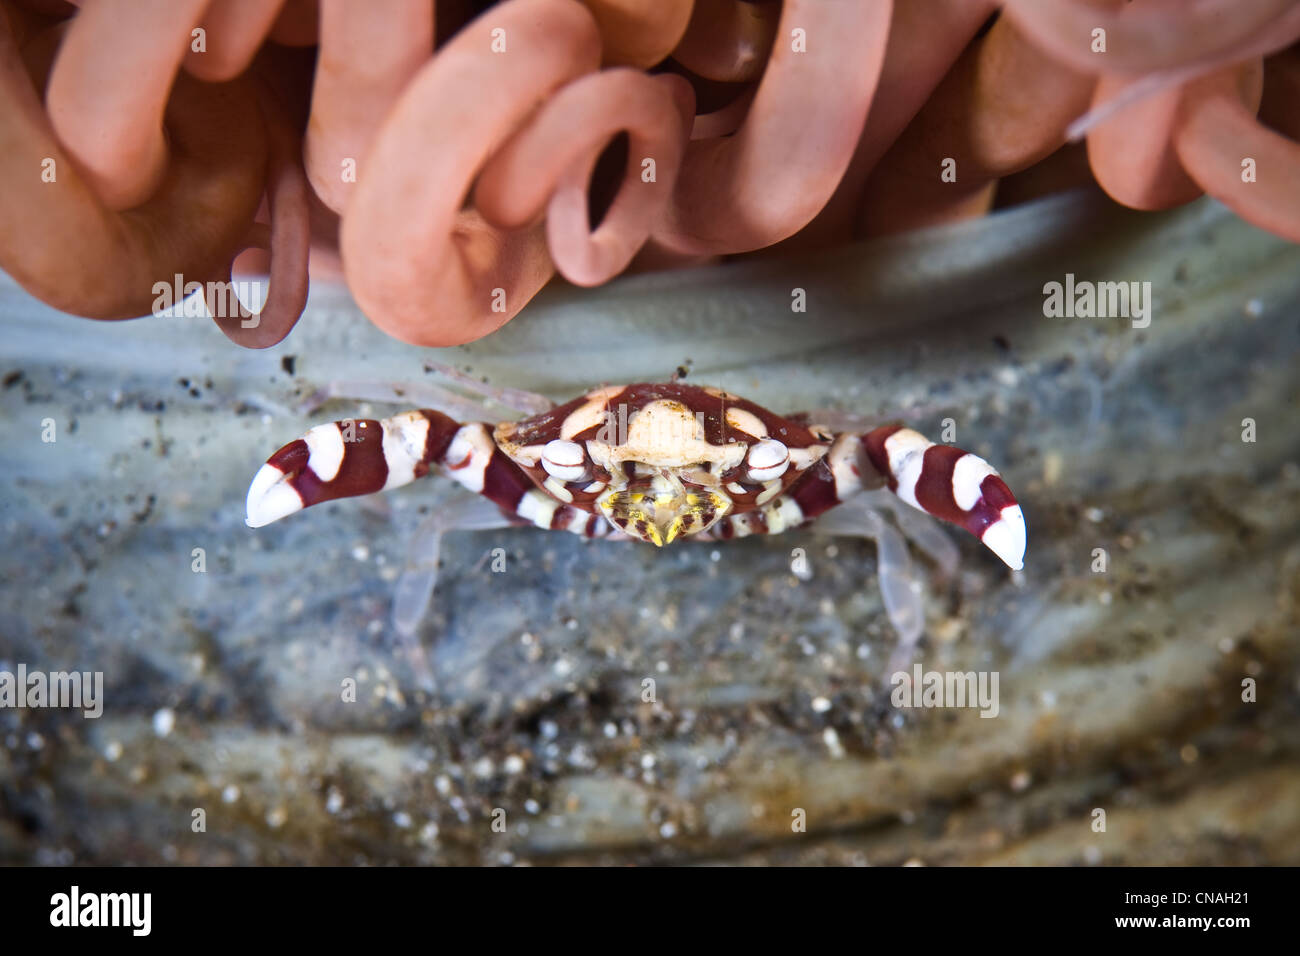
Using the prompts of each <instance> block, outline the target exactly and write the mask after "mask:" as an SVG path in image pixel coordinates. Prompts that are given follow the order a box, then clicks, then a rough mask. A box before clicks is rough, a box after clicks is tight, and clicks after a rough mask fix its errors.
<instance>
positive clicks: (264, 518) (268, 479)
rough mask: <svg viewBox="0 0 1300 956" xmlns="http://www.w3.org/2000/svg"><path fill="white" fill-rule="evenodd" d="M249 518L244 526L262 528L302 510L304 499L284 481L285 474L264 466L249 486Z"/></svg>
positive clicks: (272, 466) (247, 508) (247, 503)
mask: <svg viewBox="0 0 1300 956" xmlns="http://www.w3.org/2000/svg"><path fill="white" fill-rule="evenodd" d="M244 508H245V510H246V511H247V513H248V517H246V518H245V519H244V524H246V525H248V526H249V527H250V528H260V527H262V526H263V525H267V524H270V523H271V522H272V521H279V520H280V519H281V518H283V517H284V516H285V515H290V514H293V513H294V512H295V511H301V510H302V497H301V496H300V495H299V494H298V492H296V491H294V490H293V486H292V485H289V484H287V483H286V482H285V480H284V472H282V471H281V470H280V469H279V468H276V467H275V466H274V465H263V466H262V467H261V468H260V469H258V472H257V474H256V475H255V476H254V477H253V483H252V484H251V485H249V486H248V500H247V501H246V502H245V504H244Z"/></svg>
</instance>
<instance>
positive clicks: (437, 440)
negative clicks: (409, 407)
mask: <svg viewBox="0 0 1300 956" xmlns="http://www.w3.org/2000/svg"><path fill="white" fill-rule="evenodd" d="M420 414H421V415H423V416H424V417H425V418H427V419H428V420H429V431H428V433H427V434H426V435H425V436H424V453H423V454H422V455H421V456H420V464H419V465H417V466H416V469H415V477H417V478H420V477H423V476H424V475H425V474H427V473H428V471H429V466H430V465H432V464H434V463H435V462H440V461H442V459H443V456H445V455H446V454H447V446H448V445H450V444H451V440H452V439H453V438H455V437H456V432H458V431H459V430H460V424H459V423H458V422H456V421H454V420H453V419H450V418H448V417H447V416H446V415H444V414H443V413H442V412H438V411H434V410H433V409H431V408H422V409H420Z"/></svg>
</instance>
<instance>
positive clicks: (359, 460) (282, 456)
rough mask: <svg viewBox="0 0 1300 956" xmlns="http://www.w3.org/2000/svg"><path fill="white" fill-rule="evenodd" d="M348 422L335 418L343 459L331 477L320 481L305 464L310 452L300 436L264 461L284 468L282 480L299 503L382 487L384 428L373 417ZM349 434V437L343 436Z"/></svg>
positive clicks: (384, 477)
mask: <svg viewBox="0 0 1300 956" xmlns="http://www.w3.org/2000/svg"><path fill="white" fill-rule="evenodd" d="M350 424H351V425H352V426H354V427H352V428H351V430H350V432H349V429H348V424H344V423H339V422H335V427H336V428H338V429H339V430H340V431H342V432H343V435H344V439H345V440H344V442H343V461H342V463H341V464H340V465H339V471H338V474H337V475H335V476H334V478H333V479H332V480H331V481H321V479H320V477H319V476H318V475H317V474H316V473H315V472H314V471H312V470H311V468H309V467H308V466H307V462H308V460H309V459H310V457H311V452H310V450H309V449H308V448H307V443H306V442H305V441H303V440H302V439H301V438H300V439H298V440H297V441H293V442H290V443H289V444H287V445H285V446H284V447H283V448H281V449H280V450H279V451H277V452H276V453H275V454H274V455H272V456H271V457H270V458H269V459H268V460H267V463H268V464H271V465H274V466H275V467H276V468H278V469H280V471H282V472H284V474H285V480H286V481H287V482H288V484H289V486H290V487H292V488H293V490H294V491H296V492H298V497H300V498H302V504H303V507H304V508H306V507H309V506H310V505H314V504H319V503H320V502H322V501H333V500H334V499H335V498H352V497H355V496H357V495H369V494H373V493H374V492H376V491H379V490H380V489H382V488H383V487H384V482H386V481H387V480H388V462H386V461H385V460H384V429H383V427H382V426H381V425H380V424H379V422H377V421H375V420H374V419H363V420H360V421H356V422H352V423H350ZM349 434H351V436H352V440H351V441H348V440H346V439H347V436H348V435H349Z"/></svg>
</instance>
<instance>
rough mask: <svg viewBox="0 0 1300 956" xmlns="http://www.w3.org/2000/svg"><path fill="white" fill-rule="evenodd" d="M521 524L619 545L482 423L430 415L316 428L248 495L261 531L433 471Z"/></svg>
mask: <svg viewBox="0 0 1300 956" xmlns="http://www.w3.org/2000/svg"><path fill="white" fill-rule="evenodd" d="M435 466H437V467H440V468H441V469H442V471H443V472H444V473H445V474H446V475H447V477H449V478H451V479H452V480H453V481H455V482H456V483H457V484H459V485H461V486H462V487H464V488H468V489H469V490H470V491H472V492H474V493H476V494H480V495H482V496H483V497H484V498H487V499H488V500H489V501H491V502H492V503H493V504H495V505H497V506H498V507H499V508H500V509H501V510H502V512H504V513H505V514H506V515H508V516H511V517H513V518H515V519H517V520H518V521H519V522H520V523H527V524H533V525H536V526H537V527H539V528H547V529H552V530H557V531H570V532H572V533H574V534H580V535H583V536H584V537H588V538H594V537H614V534H613V531H612V529H611V528H610V527H609V525H608V523H607V522H605V521H604V520H603V519H601V518H600V517H599V516H598V515H594V514H590V513H588V512H586V511H583V510H581V509H579V508H576V507H574V506H572V505H570V504H566V503H564V502H561V501H559V500H557V499H556V498H554V497H552V496H551V495H548V494H547V493H545V492H544V491H542V490H541V489H539V488H537V487H536V486H535V485H534V484H533V481H532V479H531V478H529V477H528V476H527V475H526V474H525V473H524V472H523V471H522V470H521V469H520V468H519V466H518V465H516V464H515V463H514V462H513V461H511V460H510V459H509V458H508V457H507V456H506V455H505V453H504V452H502V451H501V450H500V449H499V448H497V446H496V442H494V441H493V438H492V429H491V426H489V425H485V424H483V423H482V422H470V423H469V424H466V425H461V424H460V423H459V422H456V421H454V420H453V419H451V418H448V417H447V416H446V415H444V414H442V413H441V412H438V411H434V410H432V409H428V408H422V409H418V410H416V411H410V412H402V413H401V414H400V415H394V416H393V417H392V418H385V419H381V420H376V419H356V420H351V419H344V420H343V421H338V422H330V423H329V424H327V425H317V426H316V427H315V428H312V429H310V430H308V432H307V434H306V435H304V436H303V437H302V438H299V439H298V440H297V441H292V442H290V443H289V444H287V445H285V446H284V447H283V448H281V449H280V450H279V451H277V452H276V453H275V454H274V455H272V456H271V457H270V458H269V459H268V460H267V462H266V464H264V465H263V466H262V467H261V469H260V470H259V471H258V472H257V475H256V476H254V478H253V483H252V485H251V486H250V487H249V489H248V500H247V514H248V517H247V518H246V519H245V523H246V524H247V525H248V526H249V527H250V528H260V527H262V526H263V525H267V524H270V523H271V522H272V521H278V520H279V519H280V518H283V517H285V516H286V515H290V514H293V513H294V512H295V511H301V510H302V509H303V508H308V507H310V506H312V505H315V504H320V503H321V502H323V501H333V500H334V499H336V498H351V497H355V496H357V495H369V494H374V493H375V492H378V491H386V490H387V489H389V488H400V487H401V486H402V485H408V484H410V483H411V482H412V481H414V480H415V479H417V478H422V477H424V476H425V475H426V474H428V473H429V471H430V469H432V468H433V467H435Z"/></svg>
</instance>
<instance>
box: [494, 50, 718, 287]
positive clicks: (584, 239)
mask: <svg viewBox="0 0 1300 956" xmlns="http://www.w3.org/2000/svg"><path fill="white" fill-rule="evenodd" d="M694 104H695V94H694V92H693V91H692V90H691V87H690V84H689V83H687V82H686V81H685V80H684V79H682V78H681V77H679V76H673V75H671V74H665V75H662V76H658V77H648V76H646V75H645V74H643V73H640V72H637V71H635V70H628V69H616V70H606V71H604V72H602V73H596V74H592V75H591V76H586V77H582V78H581V79H578V80H575V81H574V82H572V83H570V84H569V85H568V86H566V87H565V88H564V89H562V90H561V91H560V92H559V93H557V94H556V95H555V96H554V97H552V98H551V99H550V100H549V101H548V102H547V103H546V104H545V105H543V106H542V107H541V109H540V110H539V111H538V113H537V115H536V116H535V117H533V119H532V120H530V121H529V123H528V125H527V126H525V127H524V128H523V129H522V130H520V131H519V132H518V133H517V134H516V135H515V136H514V138H512V139H511V140H510V142H508V143H507V144H506V145H505V146H503V147H502V148H501V150H500V151H498V153H497V154H496V155H495V156H494V157H493V158H492V159H491V160H490V161H489V163H488V165H487V166H486V167H484V169H483V173H482V175H481V176H480V177H479V181H478V186H477V188H476V190H475V194H474V195H475V204H476V206H477V207H478V209H479V210H480V211H481V212H482V214H483V217H484V218H485V219H487V220H488V221H489V222H491V223H492V224H494V225H497V226H501V227H503V228H508V229H518V228H521V227H523V226H525V225H528V224H529V223H531V222H533V221H535V220H536V219H537V217H538V216H539V215H541V213H542V210H543V209H544V208H546V209H547V211H548V215H547V220H546V228H547V237H548V243H549V247H550V251H551V257H552V258H553V259H554V260H555V263H556V266H557V268H558V269H559V270H560V272H561V273H562V274H563V275H564V277H565V278H566V279H568V280H569V281H570V282H574V283H576V284H578V285H598V284H599V283H602V282H605V281H607V280H609V279H610V278H612V277H613V276H615V275H617V274H618V273H619V272H622V271H623V269H625V268H626V267H627V265H628V263H629V262H631V260H632V257H633V256H634V255H636V252H637V250H639V249H640V248H641V246H642V245H644V243H645V241H646V239H647V238H648V237H649V235H650V230H651V227H652V226H653V225H654V222H655V220H656V219H657V218H658V216H659V215H660V213H661V211H662V209H663V207H664V206H665V205H666V204H667V202H668V199H669V197H670V195H671V194H672V188H673V184H674V183H675V182H676V179H677V170H678V167H679V165H680V163H681V157H682V152H683V149H684V147H685V143H686V136H687V126H688V124H689V123H690V119H691V116H692V114H693V113H694ZM620 130H626V131H627V133H628V136H629V149H628V162H627V169H626V171H625V173H624V177H623V182H622V184H621V186H620V187H619V191H618V194H617V196H616V197H615V199H614V202H613V204H612V205H611V206H610V208H609V210H608V211H607V212H606V214H605V216H604V218H603V220H602V221H601V223H600V225H599V226H598V227H597V228H596V230H595V231H594V232H593V231H592V230H591V229H590V228H589V227H588V209H587V192H588V185H589V183H590V180H591V175H592V172H593V170H594V167H595V165H596V161H597V159H599V157H600V154H601V152H602V150H603V149H604V147H605V144H606V143H607V142H608V141H609V138H610V137H611V136H613V135H614V134H615V133H617V132H619V131H620ZM647 161H650V162H651V163H653V167H652V168H650V169H648V168H647V166H646V162H647ZM648 173H650V174H652V175H651V176H650V178H649V179H647V174H648ZM548 201H549V206H548V205H547V204H548Z"/></svg>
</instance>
